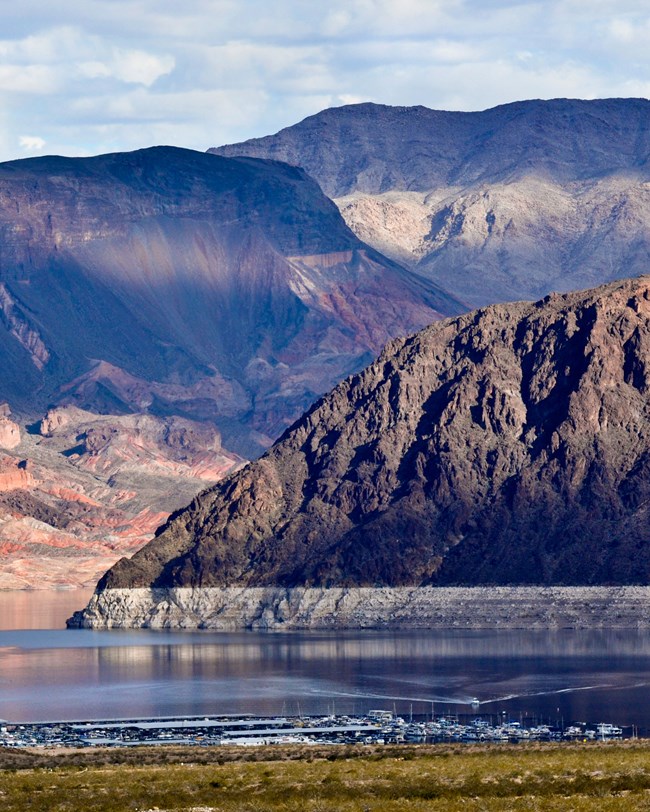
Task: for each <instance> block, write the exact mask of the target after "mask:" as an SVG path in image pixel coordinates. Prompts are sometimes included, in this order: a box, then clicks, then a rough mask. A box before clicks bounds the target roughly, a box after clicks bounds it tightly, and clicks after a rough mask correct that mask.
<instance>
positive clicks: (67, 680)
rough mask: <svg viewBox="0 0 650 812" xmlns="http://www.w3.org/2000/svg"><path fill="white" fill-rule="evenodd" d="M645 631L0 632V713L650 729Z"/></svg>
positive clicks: (649, 649)
mask: <svg viewBox="0 0 650 812" xmlns="http://www.w3.org/2000/svg"><path fill="white" fill-rule="evenodd" d="M649 684H650V634H648V632H645V631H636V630H634V631H629V632H625V631H622V630H613V631H607V630H598V631H591V632H585V631H567V630H559V631H554V632H553V631H551V632H549V631H532V632H526V631H500V632H492V631H491V632H476V631H457V630H456V631H445V632H440V631H435V632H427V631H418V632H400V633H397V632H362V633H361V632H347V633H340V634H334V633H261V632H255V633H253V632H251V633H245V634H226V633H210V632H149V631H135V632H91V631H49V632H48V631H5V632H0V717H3V718H8V719H11V720H14V721H15V720H21V719H23V720H35V719H56V718H66V719H79V718H89V717H95V718H101V717H125V716H133V715H136V716H140V715H154V716H159V715H161V716H164V715H183V714H212V713H246V712H250V713H261V714H274V713H282V712H287V713H295V712H298V711H302V712H303V713H327V712H328V711H331V710H332V709H336V710H337V711H339V712H360V711H362V710H368V709H369V708H371V707H388V708H391V709H392V707H393V706H395V707H396V709H397V710H398V711H399V712H402V713H410V709H411V706H413V712H414V713H416V714H417V713H420V714H424V713H430V712H431V710H432V705H433V707H434V709H435V712H436V713H441V712H447V711H449V712H467V713H469V712H470V709H469V706H468V703H469V701H470V699H471V697H473V696H476V697H478V698H479V699H480V700H481V703H482V704H481V711H482V712H486V713H492V714H497V713H502V712H503V711H504V710H505V711H506V712H507V713H508V714H511V715H515V717H516V716H517V715H519V716H522V718H523V717H524V716H525V717H526V718H531V717H536V718H543V719H546V720H549V721H554V720H556V719H560V718H562V719H563V720H565V721H569V720H572V719H575V720H581V721H583V720H584V721H594V722H596V721H601V720H603V719H604V720H607V721H612V722H616V723H618V724H630V725H631V724H635V725H641V726H642V727H646V728H647V727H650V707H648V705H647V703H646V702H645V697H646V695H647V691H648V685H649Z"/></svg>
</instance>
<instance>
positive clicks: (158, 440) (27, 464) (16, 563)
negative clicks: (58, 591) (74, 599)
mask: <svg viewBox="0 0 650 812" xmlns="http://www.w3.org/2000/svg"><path fill="white" fill-rule="evenodd" d="M3 419H7V418H3V417H0V421H1V420H3ZM38 428H40V433H37V432H36V429H37V426H31V427H30V431H29V432H26V433H25V434H24V435H23V437H22V438H21V441H20V444H19V445H18V446H17V447H16V448H15V449H14V451H13V453H14V454H16V455H19V456H11V455H10V454H9V453H7V454H5V455H4V456H2V457H0V589H23V588H31V589H46V588H53V587H61V586H88V585H91V584H93V583H95V582H96V581H97V578H98V577H99V576H100V575H101V573H102V572H104V571H105V570H106V569H107V568H108V567H110V566H111V565H112V564H114V563H115V561H117V560H118V559H119V558H121V557H122V556H124V555H131V554H133V553H134V552H135V551H136V550H138V549H140V547H142V546H143V544H145V543H146V542H147V541H148V540H149V539H150V538H151V535H152V534H153V532H154V531H155V529H156V527H158V526H159V525H160V523H161V522H162V521H164V520H165V519H166V517H167V516H168V514H169V513H170V511H173V510H176V509H179V508H181V507H182V506H183V505H185V504H187V502H188V501H190V500H191V499H192V497H193V496H194V495H195V494H196V493H197V492H199V491H200V490H202V489H203V488H205V487H206V486H207V485H208V484H212V483H214V482H216V481H218V480H219V479H222V478H223V476H224V475H226V474H227V473H229V472H230V471H232V470H234V469H236V468H237V467H240V466H241V465H242V464H243V462H244V461H243V460H242V459H241V458H239V457H237V455H235V454H232V453H230V452H228V451H226V450H225V449H223V448H222V447H221V438H220V436H219V433H218V432H217V431H216V429H215V428H214V426H211V425H210V424H205V423H195V422H193V421H190V420H187V419H184V418H179V417H165V418H161V417H153V416H151V415H122V416H120V415H97V414H93V413H91V412H87V411H83V410H82V409H78V408H75V407H65V408H63V407H59V408H56V409H51V410H49V411H48V413H47V414H46V415H45V416H44V418H43V419H42V420H41V421H40V424H38Z"/></svg>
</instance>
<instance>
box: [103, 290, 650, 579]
mask: <svg viewBox="0 0 650 812" xmlns="http://www.w3.org/2000/svg"><path fill="white" fill-rule="evenodd" d="M649 386H650V277H644V278H642V279H639V280H626V281H623V282H617V283H613V284H611V285H609V286H605V287H601V288H597V289H595V290H591V291H587V292H582V293H574V294H567V295H564V296H553V297H548V298H547V299H545V300H543V301H540V302H537V303H535V304H528V303H516V304H508V305H496V306H491V307H488V308H486V309H484V310H479V311H476V312H473V313H469V314H467V315H463V316H460V317H459V318H456V319H450V320H447V321H444V322H442V323H436V324H432V325H431V326H430V327H428V328H426V329H425V330H423V331H422V332H420V333H418V334H417V335H415V336H413V337H411V338H408V339H400V340H395V341H393V342H391V343H390V344H389V345H388V346H387V347H386V349H385V351H384V352H383V353H382V355H381V356H380V358H379V359H378V360H377V361H376V362H375V363H373V364H372V365H371V366H370V367H368V368H367V369H366V370H365V371H364V372H363V373H361V374H359V375H355V376H353V377H352V378H350V379H349V380H347V381H345V382H343V383H341V384H340V385H339V386H337V387H336V388H335V389H334V390H333V391H332V392H331V393H330V394H328V395H327V396H326V397H324V398H323V399H322V400H321V401H320V402H319V403H317V404H316V405H315V406H314V407H313V408H312V409H311V410H310V411H309V412H308V413H307V414H305V415H304V416H303V417H302V418H301V419H300V420H299V421H298V422H297V423H296V424H295V425H294V426H293V427H292V428H291V429H290V430H289V431H288V432H287V433H286V434H285V436H284V437H283V438H281V440H280V441H279V442H278V443H277V444H276V445H275V446H274V447H273V448H272V449H271V450H270V451H269V452H268V453H267V454H266V455H264V457H262V458H261V459H260V460H258V461H257V462H255V463H252V464H250V465H248V466H247V467H246V468H245V469H243V470H242V471H240V472H238V473H236V474H234V475H233V476H231V477H230V478H228V479H227V480H225V481H224V482H223V483H220V484H219V485H217V486H216V487H214V488H212V489H210V490H208V491H206V492H204V493H203V494H201V495H200V496H198V497H197V498H196V499H195V500H194V501H193V502H192V504H191V505H190V506H189V508H187V509H186V510H184V511H181V512H180V513H179V514H178V515H177V516H176V517H173V518H172V519H171V520H170V522H169V523H168V524H167V525H166V526H165V527H163V528H162V529H161V532H160V534H159V535H158V537H157V538H156V539H154V540H153V541H152V542H151V543H150V544H148V545H147V546H146V547H145V548H143V550H141V551H140V552H139V553H137V554H136V555H135V556H134V557H133V558H132V559H131V560H130V561H127V560H123V561H121V562H119V563H118V564H117V565H116V566H115V567H114V568H113V569H112V570H111V571H109V572H108V573H107V574H106V576H105V577H104V578H103V579H102V581H101V582H100V588H102V589H107V588H108V589H110V588H121V587H137V586H221V585H241V586H267V585H278V586H286V587H289V586H295V585H324V586H332V585H340V586H380V585H387V586H399V585H423V584H449V583H464V584H481V583H510V584H513V583H514V584H517V583H540V584H594V583H648V581H649V580H650V524H649V523H648V487H649V486H648V470H649V465H650V406H649V403H648V387H649Z"/></svg>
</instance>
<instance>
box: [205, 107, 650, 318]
mask: <svg viewBox="0 0 650 812" xmlns="http://www.w3.org/2000/svg"><path fill="white" fill-rule="evenodd" d="M212 151H213V152H215V153H217V154H220V155H230V156H234V155H251V156H257V157H263V158H277V159H280V160H283V161H288V162H289V163H291V164H295V165H297V166H301V167H303V168H304V169H305V170H306V171H307V172H308V173H309V174H310V175H311V176H312V177H314V178H316V180H317V181H318V182H319V183H320V185H321V187H322V188H323V190H324V191H325V192H326V193H327V194H328V195H330V197H332V198H333V199H334V200H336V202H337V205H338V206H339V207H340V209H341V212H342V213H343V216H344V218H345V220H346V222H347V223H348V225H349V226H350V227H351V228H352V230H353V231H354V232H355V233H356V234H357V235H358V236H359V237H360V238H361V239H362V240H364V241H365V242H367V243H369V244H370V245H373V246H374V247H375V248H377V249H378V250H380V251H382V252H383V253H385V254H386V255H388V256H391V257H393V258H395V259H397V260H398V261H399V262H401V263H403V264H406V265H408V266H409V267H410V268H412V269H413V270H414V271H416V272H417V273H419V274H421V275H424V276H426V277H427V278H429V279H434V280H435V281H436V282H438V283H439V284H440V285H442V286H443V287H445V288H446V289H447V290H450V291H452V292H453V293H455V294H456V295H458V296H460V297H461V298H462V299H463V300H464V301H466V302H468V303H470V304H472V305H474V306H480V305H484V304H487V303H490V302H498V301H508V300H519V299H530V298H537V297H540V296H543V295H545V294H547V293H549V292H550V291H567V290H575V289H578V288H582V287H588V286H590V285H598V284H601V283H604V282H607V281H610V280H613V279H617V278H620V277H623V276H633V275H635V274H641V273H645V272H646V270H647V263H648V256H650V239H649V237H648V234H650V168H649V163H648V158H649V156H650V102H648V101H647V100H645V99H600V100H593V101H581V100H576V99H554V100H550V101H540V100H535V101H524V102H516V103H513V104H506V105H502V106H500V107H495V108H493V109H491V110H485V111H482V112H476V113H456V112H444V111H439V110H429V109H427V108H425V107H386V106H384V105H375V104H358V105H348V106H344V107H337V108H333V109H330V110H324V111H323V112H321V113H318V114H317V115H315V116H310V117H309V118H307V119H305V120H304V121H302V122H300V123H299V124H296V125H294V126H292V127H288V128H286V129H284V130H282V131H280V132H279V133H277V134H275V135H270V136H267V137H265V138H258V139H252V140H251V141H246V142H244V143H242V144H231V145H227V146H224V147H219V148H215V149H213V150H212Z"/></svg>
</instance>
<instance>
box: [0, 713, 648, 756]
mask: <svg viewBox="0 0 650 812" xmlns="http://www.w3.org/2000/svg"><path fill="white" fill-rule="evenodd" d="M623 735H624V730H623V728H621V727H619V726H618V725H613V724H611V723H604V722H601V723H599V724H595V725H589V724H584V723H583V724H576V723H572V724H570V725H569V726H567V727H566V728H562V729H560V728H557V727H552V726H549V725H547V724H543V723H541V724H532V725H523V724H522V723H521V722H520V721H516V720H506V719H503V720H502V721H497V722H494V721H492V720H488V719H486V718H482V717H476V718H472V719H465V720H461V719H460V718H459V717H457V716H456V717H444V716H442V717H438V718H436V719H430V720H424V719H420V720H414V719H412V718H411V719H409V721H406V720H405V719H404V718H403V717H402V716H398V715H396V714H394V713H393V712H391V711H386V710H371V711H369V713H368V714H367V715H364V716H359V717H351V716H345V715H344V716H309V717H268V718H260V717H255V716H244V717H236V718H233V717H230V716H219V717H207V716H206V717H202V718H198V717H197V718H167V719H122V720H100V721H68V722H63V721H61V722H31V723H24V724H21V723H14V724H10V723H8V722H0V746H4V747H115V746H134V745H152V744H157V745H159V744H177V745H178V744H181V745H200V746H209V745H270V744H331V745H336V744H361V745H363V744H375V745H376V744H404V743H434V742H464V743H468V744H475V743H479V742H493V743H495V742H496V743H513V744H514V743H518V742H526V741H566V740H582V741H594V740H603V741H605V740H611V739H621V738H623ZM630 735H635V730H634V729H633V730H632V731H628V736H630Z"/></svg>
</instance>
